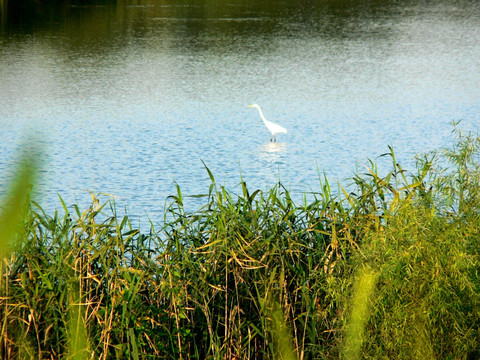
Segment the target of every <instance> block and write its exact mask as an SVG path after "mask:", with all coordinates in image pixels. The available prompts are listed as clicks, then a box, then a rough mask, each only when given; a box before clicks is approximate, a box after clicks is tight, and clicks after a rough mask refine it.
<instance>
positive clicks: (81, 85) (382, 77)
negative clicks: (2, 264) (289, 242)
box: [0, 0, 480, 223]
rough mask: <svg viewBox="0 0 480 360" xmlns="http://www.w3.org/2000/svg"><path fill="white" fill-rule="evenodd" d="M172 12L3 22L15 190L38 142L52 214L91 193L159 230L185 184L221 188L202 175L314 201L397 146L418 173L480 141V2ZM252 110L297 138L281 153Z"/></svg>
mask: <svg viewBox="0 0 480 360" xmlns="http://www.w3.org/2000/svg"><path fill="white" fill-rule="evenodd" d="M174 3H175V4H172V2H168V1H154V0H150V1H136V2H134V1H132V2H128V1H121V0H119V1H117V2H115V3H108V2H107V3H106V2H103V3H102V4H101V5H89V6H75V5H64V6H57V7H56V8H53V9H52V8H48V9H47V10H48V11H47V10H45V9H43V8H40V9H37V10H36V12H35V11H33V10H32V13H29V14H27V15H28V16H27V15H25V16H24V18H22V17H20V18H19V17H18V16H16V17H14V16H12V17H11V18H10V17H9V16H2V25H1V30H0V31H1V33H0V34H1V36H0V66H1V67H0V183H1V185H0V186H1V191H3V192H4V191H5V187H4V186H5V182H6V179H7V178H8V177H9V174H10V171H11V169H12V165H13V163H14V162H15V159H16V157H15V155H16V154H17V153H18V151H19V149H20V148H22V147H23V146H24V143H25V139H26V138H28V137H30V136H32V134H35V138H36V139H38V140H39V141H40V142H41V144H42V151H43V153H44V155H43V162H42V164H43V165H42V172H41V177H40V181H39V182H40V184H39V187H38V192H37V198H38V200H39V201H40V202H41V203H42V204H43V205H44V206H45V207H46V208H47V209H49V210H51V209H53V208H54V207H57V208H58V207H59V206H60V203H59V201H58V198H57V194H61V195H62V197H63V198H64V199H65V201H66V202H67V204H72V203H74V202H77V203H80V204H81V205H82V206H84V205H86V204H88V199H89V194H88V192H87V190H91V191H95V192H104V193H108V194H113V195H114V196H115V199H116V203H117V206H118V207H120V208H124V207H126V208H127V212H128V213H129V214H131V215H132V216H133V217H134V218H135V219H147V216H149V217H150V218H151V219H152V220H153V221H154V223H156V222H159V221H160V218H161V214H162V211H163V208H164V204H165V199H166V197H167V196H168V195H170V194H173V193H175V191H176V190H175V184H176V183H178V184H179V185H180V187H181V189H182V191H183V193H184V195H194V194H202V193H206V192H207V191H208V187H209V184H210V180H209V177H208V173H207V171H206V170H205V168H204V165H203V163H205V164H206V165H207V166H208V167H209V169H210V170H211V171H212V173H213V174H214V176H215V178H216V181H217V183H218V184H220V185H225V186H226V187H227V188H229V189H230V190H232V191H234V192H240V187H239V183H240V179H241V177H243V179H244V180H245V181H246V182H247V185H248V187H249V188H250V189H251V190H253V189H256V188H260V189H266V188H269V187H271V186H272V185H274V184H276V183H277V182H278V181H279V179H280V180H281V181H282V183H283V184H284V185H285V186H286V187H287V188H288V189H290V190H291V191H292V194H293V196H294V198H295V199H297V200H299V201H300V200H301V199H302V194H303V193H304V192H311V191H313V192H315V191H318V190H319V174H321V173H323V172H325V173H326V174H327V176H328V178H329V179H330V181H331V182H334V181H335V180H339V181H340V182H341V183H343V184H344V185H347V184H346V183H344V180H343V179H345V178H348V177H349V176H351V175H352V174H353V172H354V171H355V169H356V168H357V167H358V168H360V169H362V164H366V163H367V159H368V158H371V159H375V158H377V157H378V156H379V155H381V154H382V153H384V152H386V151H387V150H388V149H387V147H388V145H392V146H393V147H394V149H395V151H396V154H397V158H398V160H399V161H400V162H401V163H402V164H403V165H404V167H405V168H407V169H408V168H412V166H413V164H414V162H413V158H414V155H415V153H423V152H426V151H429V150H432V149H436V148H438V147H441V146H444V145H449V144H450V143H451V142H452V136H451V130H452V126H451V125H450V122H451V121H455V120H460V119H462V123H461V124H462V125H461V127H462V128H463V129H466V130H474V131H477V130H478V127H479V124H480V122H479V121H480V111H479V110H480V16H478V14H480V2H477V1H461V0H459V1H435V0H434V1H372V2H371V1H368V2H362V1H338V0H325V1H295V2H290V1H285V2H278V1H275V2H273V1H266V2H257V1H253V0H249V1H245V0H243V1H230V2H224V3H222V4H217V2H212V1H204V2H199V1H190V2H188V1H182V2H178V1H177V2H174ZM7 15H8V14H7ZM27 17H28V19H27ZM252 103H258V104H259V105H260V106H261V107H262V108H263V111H264V113H265V116H266V117H267V119H269V120H272V121H275V122H277V123H279V124H281V125H283V126H284V127H286V128H287V129H288V134H286V135H283V134H282V135H280V136H279V137H278V140H277V142H276V143H270V134H269V133H268V130H267V129H266V128H265V126H264V125H263V124H262V122H261V120H260V117H259V115H258V113H257V111H256V110H255V109H251V108H248V107H247V105H249V104H252ZM380 163H381V164H382V160H380ZM385 166H386V165H385ZM386 170H388V168H386ZM362 171H363V170H362ZM186 203H187V206H189V207H190V208H191V209H194V208H196V207H197V206H198V205H199V204H200V203H199V200H198V199H194V198H187V200H186ZM139 221H140V220H139ZM142 221H143V220H142Z"/></svg>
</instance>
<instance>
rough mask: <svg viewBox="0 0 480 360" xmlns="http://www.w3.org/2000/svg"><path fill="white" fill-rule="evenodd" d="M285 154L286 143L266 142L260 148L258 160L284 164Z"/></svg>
mask: <svg viewBox="0 0 480 360" xmlns="http://www.w3.org/2000/svg"><path fill="white" fill-rule="evenodd" d="M286 153H287V143H285V142H281V143H278V142H268V143H265V144H263V145H262V146H261V147H260V159H262V160H264V161H266V162H267V163H270V164H273V163H277V164H278V163H280V164H281V163H284V162H285V155H286Z"/></svg>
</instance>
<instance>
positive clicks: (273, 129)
mask: <svg viewBox="0 0 480 360" xmlns="http://www.w3.org/2000/svg"><path fill="white" fill-rule="evenodd" d="M248 107H251V108H256V109H257V110H258V112H259V113H260V117H261V118H262V120H263V123H264V124H265V126H266V127H267V129H268V130H269V131H270V133H271V134H272V137H271V138H270V141H277V137H276V136H277V134H280V133H283V134H286V133H287V129H285V128H284V127H283V126H280V125H278V124H275V123H273V122H271V121H268V120H267V119H265V116H263V112H262V109H260V106H258V105H257V104H254V105H248Z"/></svg>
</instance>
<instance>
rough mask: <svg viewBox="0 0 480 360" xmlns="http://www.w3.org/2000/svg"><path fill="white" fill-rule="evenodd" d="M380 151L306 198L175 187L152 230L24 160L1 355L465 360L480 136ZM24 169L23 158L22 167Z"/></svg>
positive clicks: (11, 206) (9, 210) (8, 239)
mask: <svg viewBox="0 0 480 360" xmlns="http://www.w3.org/2000/svg"><path fill="white" fill-rule="evenodd" d="M455 135H456V137H457V141H456V143H455V144H456V145H455V146H453V147H452V148H449V149H440V150H438V151H436V152H433V153H430V154H427V155H424V156H421V157H418V159H417V168H416V169H414V171H410V172H409V171H406V170H404V169H403V168H402V167H401V166H400V165H399V164H398V163H397V161H396V158H395V153H394V151H393V149H389V151H388V153H387V154H385V155H384V156H387V157H389V158H390V159H391V164H392V165H391V170H390V171H389V172H388V174H387V175H385V176H380V175H379V170H378V169H377V167H376V165H375V163H374V162H371V163H370V166H369V167H368V168H367V169H366V170H365V173H358V174H355V175H354V176H352V178H351V182H352V183H351V184H347V185H348V186H345V187H342V186H341V185H338V192H337V191H332V190H331V184H329V182H328V180H327V178H325V179H324V180H323V182H322V185H321V187H320V189H319V192H318V193H316V195H315V200H314V201H313V202H309V203H303V204H297V203H294V202H293V201H292V199H291V197H290V195H289V192H288V191H287V189H285V188H284V187H283V186H282V185H281V184H279V185H278V186H276V187H274V188H272V189H271V190H269V191H260V190H255V191H252V190H251V189H249V188H248V187H247V185H246V184H245V183H243V184H242V192H241V193H240V194H233V193H232V192H230V191H228V190H227V189H225V188H224V187H222V186H219V185H217V184H216V182H215V179H214V175H213V174H212V173H211V172H210V171H209V170H208V169H207V170H206V171H207V172H208V174H209V176H210V177H211V185H210V188H209V191H208V194H206V195H204V197H203V198H204V206H203V207H201V208H200V209H198V210H197V211H195V212H186V211H185V210H184V207H183V196H182V192H181V189H180V188H178V191H177V194H175V195H172V196H171V197H170V198H169V199H168V202H167V206H166V209H165V221H164V222H163V226H162V227H160V228H155V227H153V225H152V227H151V228H150V230H149V231H148V232H146V233H142V232H141V231H140V230H139V229H136V228H135V227H133V226H132V224H131V222H130V221H129V218H128V216H119V215H118V214H117V211H116V209H115V204H114V203H113V202H112V201H107V202H106V203H104V204H100V203H99V201H98V198H97V197H96V196H95V195H94V196H93V202H92V205H91V207H89V208H88V209H80V208H79V207H78V206H76V205H72V206H69V205H67V204H64V206H63V209H61V211H56V212H54V213H53V214H47V213H45V212H44V211H43V210H42V208H41V207H40V206H39V205H38V204H37V203H35V202H34V201H31V200H30V199H29V198H28V196H27V194H28V189H29V187H30V184H31V183H32V182H34V180H33V179H34V174H35V171H34V166H32V164H34V162H33V163H32V162H30V163H29V164H26V165H23V166H22V167H21V168H20V170H18V171H17V173H18V176H17V180H16V181H14V183H13V186H12V187H11V190H10V191H9V195H10V196H9V197H8V198H7V199H6V200H5V201H4V204H3V206H2V213H1V218H0V227H1V229H0V230H1V231H0V234H1V235H0V249H1V256H2V261H1V264H0V272H1V277H0V314H1V315H0V319H1V328H0V331H1V334H0V335H1V336H0V338H1V343H0V356H1V357H2V358H3V359H32V358H38V359H47V358H48V359H50V358H52V359H53V358H65V359H91V358H92V359H93V358H94V359H112V358H122V359H123V358H130V359H140V358H141V359H147V358H151V359H154V358H165V359H280V358H284V359H339V358H344V359H356V358H371V359H392V358H395V359H426V358H428V359H465V358H466V357H467V356H469V354H470V356H472V354H475V351H476V350H477V349H478V347H479V332H478V331H479V329H478V326H479V324H480V306H479V305H480V291H479V290H480V281H479V278H478V271H479V250H480V245H479V244H480V242H479V230H480V228H479V224H480V222H479V215H480V213H479V208H480V186H479V179H480V173H479V171H480V168H479V165H480V162H479V160H480V159H479V155H480V152H479V150H480V147H479V146H480V141H479V139H478V138H477V137H476V136H473V135H471V134H467V135H463V134H462V133H461V132H460V131H459V130H456V132H455ZM24 164H25V163H24Z"/></svg>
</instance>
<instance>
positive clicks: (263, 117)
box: [257, 107, 267, 123]
mask: <svg viewBox="0 0 480 360" xmlns="http://www.w3.org/2000/svg"><path fill="white" fill-rule="evenodd" d="M257 110H258V112H259V113H260V117H261V118H262V120H263V122H264V123H266V121H267V119H265V116H263V112H262V109H260V108H259V107H257Z"/></svg>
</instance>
